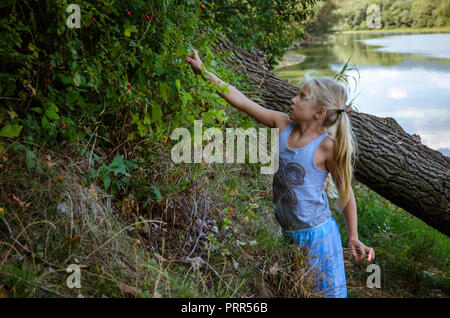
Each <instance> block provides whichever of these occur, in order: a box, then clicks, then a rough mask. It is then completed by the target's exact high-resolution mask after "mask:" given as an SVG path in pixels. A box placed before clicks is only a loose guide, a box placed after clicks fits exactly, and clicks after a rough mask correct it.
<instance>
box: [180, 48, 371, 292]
mask: <svg viewBox="0 0 450 318" xmlns="http://www.w3.org/2000/svg"><path fill="white" fill-rule="evenodd" d="M186 61H187V62H188V63H190V65H191V67H192V69H193V70H194V72H195V73H196V74H199V75H202V74H203V75H202V76H203V78H204V79H205V80H208V81H210V82H212V83H214V84H215V85H218V86H220V87H222V86H223V85H225V86H226V87H228V90H229V94H227V93H225V92H221V93H219V94H220V96H221V97H223V98H224V99H225V100H227V101H228V102H229V103H230V104H231V105H232V106H234V107H235V108H237V109H239V110H241V111H243V112H245V113H246V114H248V115H250V116H252V117H253V118H254V119H255V120H256V121H258V122H259V123H262V124H264V125H265V126H267V127H270V128H278V129H279V169H278V171H277V172H276V173H275V174H274V177H273V201H274V204H275V217H276V219H277V221H278V223H279V224H280V226H281V228H282V232H283V236H284V238H286V239H288V240H289V241H291V242H295V243H297V244H299V245H300V246H302V247H304V248H306V250H307V251H308V255H309V256H310V257H309V259H310V261H309V266H310V267H311V268H315V269H316V270H317V272H318V273H319V272H320V273H321V275H322V276H320V277H319V278H318V279H317V281H316V283H317V285H318V287H319V289H320V290H321V291H323V292H324V294H325V296H326V297H342V298H344V297H347V288H346V279H345V268H344V260H343V252H342V243H341V237H340V233H339V228H338V226H337V223H336V220H335V219H334V218H333V217H332V216H331V211H330V209H329V205H328V198H327V194H329V195H330V196H334V197H337V194H339V197H338V200H337V201H336V204H337V207H338V208H339V209H341V210H342V212H343V215H344V218H345V222H346V225H347V231H348V247H349V249H350V250H351V252H352V256H353V258H354V259H355V260H356V261H358V262H359V261H361V260H363V259H364V258H365V256H366V255H368V261H369V262H370V261H371V260H373V259H374V257H375V252H374V250H373V249H372V248H370V247H367V246H365V245H364V244H363V243H361V242H360V241H359V239H358V230H357V215H356V203H355V197H354V194H353V190H352V187H351V180H352V164H353V161H352V159H353V158H354V155H355V151H356V144H355V142H354V136H353V134H352V129H351V125H350V119H349V113H350V112H351V111H352V109H351V107H350V106H348V105H347V98H348V92H347V89H346V87H345V86H344V85H343V84H342V83H340V82H337V81H335V80H333V79H331V78H328V77H321V78H315V79H314V78H308V77H305V79H304V80H303V82H302V83H301V85H300V91H299V94H298V95H296V96H295V97H293V98H292V99H291V103H292V104H291V105H290V108H289V115H286V114H284V113H282V112H279V111H274V110H270V109H267V108H265V107H262V106H261V105H258V104H257V103H255V102H253V101H252V100H250V99H248V98H247V97H246V96H244V95H243V94H242V93H241V92H240V91H239V90H237V89H236V88H234V87H233V86H231V85H229V84H227V83H225V82H223V81H222V80H220V79H219V78H218V77H217V76H216V75H214V74H213V73H211V72H208V71H207V70H206V69H205V68H204V66H203V64H202V62H201V60H200V58H199V56H198V52H197V51H196V50H192V54H190V55H189V57H188V58H187V59H186ZM202 69H203V71H204V72H203V73H202ZM328 132H330V134H331V135H330V134H328ZM331 178H333V180H334V183H333V180H332V179H331ZM357 252H359V255H358V253H357Z"/></svg>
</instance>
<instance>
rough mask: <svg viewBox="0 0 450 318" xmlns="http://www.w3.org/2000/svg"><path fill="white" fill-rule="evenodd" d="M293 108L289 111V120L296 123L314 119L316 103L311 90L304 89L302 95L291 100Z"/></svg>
mask: <svg viewBox="0 0 450 318" xmlns="http://www.w3.org/2000/svg"><path fill="white" fill-rule="evenodd" d="M291 103H292V104H291V107H290V109H289V118H290V119H292V120H294V121H296V120H298V121H309V120H312V119H314V114H316V113H317V110H316V109H315V106H316V105H315V102H314V99H313V97H312V96H311V94H310V90H309V88H302V90H301V91H300V93H299V94H298V95H297V96H295V97H294V98H292V99H291Z"/></svg>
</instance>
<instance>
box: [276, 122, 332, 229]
mask: <svg viewBox="0 0 450 318" xmlns="http://www.w3.org/2000/svg"><path fill="white" fill-rule="evenodd" d="M296 125H297V124H296V123H295V122H294V121H291V122H290V123H289V124H288V125H287V126H286V128H285V129H284V130H283V131H282V132H281V134H280V135H279V143H278V152H279V168H278V171H277V172H276V173H275V174H274V176H273V183H272V187H273V202H274V203H275V217H276V219H277V221H278V223H279V224H280V225H281V227H282V228H283V229H285V230H302V229H307V228H310V227H314V226H317V225H320V224H322V223H323V222H325V221H326V220H328V218H329V217H330V216H331V211H330V208H329V204H328V197H327V194H326V192H325V181H326V179H327V176H328V170H321V169H319V168H317V167H316V166H315V164H314V154H315V153H316V150H317V148H318V146H319V145H320V143H321V142H322V140H323V139H324V138H325V137H326V136H330V135H328V133H326V132H324V133H323V134H321V135H320V136H319V137H317V138H316V139H314V140H313V141H311V142H310V143H309V144H307V145H306V146H304V147H301V148H290V147H289V146H288V145H287V140H288V138H289V136H290V135H291V133H292V130H293V129H294V127H295V126H296ZM330 137H331V136H330ZM331 138H332V137H331Z"/></svg>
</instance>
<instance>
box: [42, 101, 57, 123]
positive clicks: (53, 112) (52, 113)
mask: <svg viewBox="0 0 450 318" xmlns="http://www.w3.org/2000/svg"><path fill="white" fill-rule="evenodd" d="M58 111H59V109H58V106H56V105H55V104H54V103H52V102H49V103H48V106H47V109H46V110H45V115H46V116H47V117H48V118H50V119H53V120H58V119H59V118H60V117H59V115H58V114H57V112H58Z"/></svg>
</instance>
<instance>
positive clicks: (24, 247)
mask: <svg viewBox="0 0 450 318" xmlns="http://www.w3.org/2000/svg"><path fill="white" fill-rule="evenodd" d="M2 220H3V223H5V225H6V227H7V228H8V232H9V237H10V238H11V239H12V240H13V241H14V242H15V243H16V244H17V245H19V246H20V247H21V248H22V249H23V250H24V251H26V252H27V253H29V254H31V256H33V257H36V258H37V259H38V260H40V261H41V262H43V263H45V264H47V265H49V266H52V267H55V268H62V269H63V267H61V266H58V265H56V264H52V263H50V262H48V261H46V260H45V259H43V258H41V257H40V256H39V255H36V254H34V253H33V252H32V251H30V249H28V248H27V247H26V246H24V245H23V244H22V243H20V242H19V241H18V240H17V239H16V238H15V236H14V234H13V232H12V230H11V227H10V226H9V224H8V222H7V221H6V220H5V218H4V217H2Z"/></svg>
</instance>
